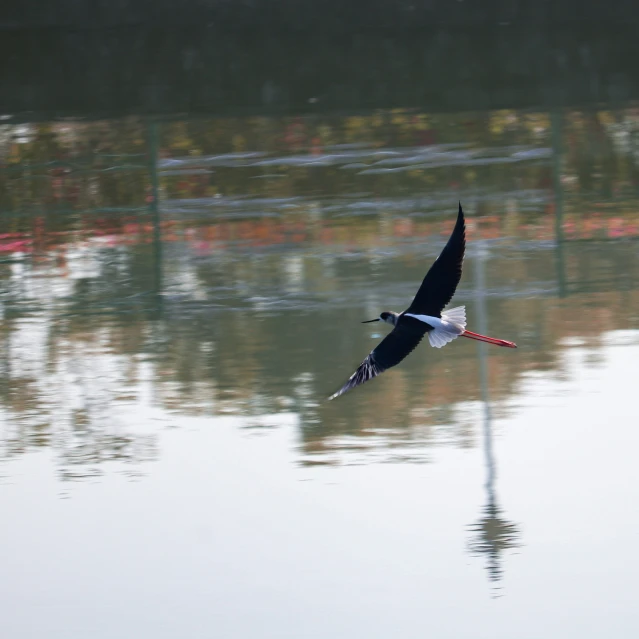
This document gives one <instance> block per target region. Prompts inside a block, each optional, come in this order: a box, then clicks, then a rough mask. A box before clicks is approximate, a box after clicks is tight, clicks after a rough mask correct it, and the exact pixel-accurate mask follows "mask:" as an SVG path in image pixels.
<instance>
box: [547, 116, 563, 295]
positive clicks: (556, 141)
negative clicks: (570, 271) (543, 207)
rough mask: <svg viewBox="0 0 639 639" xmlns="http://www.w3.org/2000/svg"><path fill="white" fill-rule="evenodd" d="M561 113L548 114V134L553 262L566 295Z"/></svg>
mask: <svg viewBox="0 0 639 639" xmlns="http://www.w3.org/2000/svg"><path fill="white" fill-rule="evenodd" d="M562 129H563V115H562V114H561V112H560V111H553V112H552V113H551V114H550V134H551V139H552V177H553V180H552V181H553V190H554V192H555V193H554V195H555V251H556V254H555V262H556V267H557V285H558V287H559V297H565V296H566V265H565V260H564V191H563V186H562V184H561V161H562V153H563V149H562V144H561V133H562Z"/></svg>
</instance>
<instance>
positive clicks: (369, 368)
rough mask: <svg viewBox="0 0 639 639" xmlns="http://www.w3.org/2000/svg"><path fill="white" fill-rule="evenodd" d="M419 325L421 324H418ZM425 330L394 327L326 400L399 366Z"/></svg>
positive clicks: (407, 326) (400, 326)
mask: <svg viewBox="0 0 639 639" xmlns="http://www.w3.org/2000/svg"><path fill="white" fill-rule="evenodd" d="M420 324H421V323H420ZM425 333H426V328H425V327H424V328H422V326H416V325H414V324H413V323H411V324H410V325H402V324H400V325H399V326H396V327H395V328H394V329H393V330H392V331H391V332H390V333H389V334H388V335H387V336H386V337H385V338H384V339H383V340H382V341H381V342H380V343H379V344H378V345H377V346H376V347H375V348H374V349H373V350H372V351H371V352H370V353H369V354H368V356H367V357H366V359H365V360H364V361H363V362H362V363H361V364H360V365H359V367H358V369H357V370H356V371H355V372H354V373H353V374H352V375H351V376H350V377H349V378H348V381H347V382H346V383H345V384H344V386H342V388H340V389H339V390H338V391H337V392H336V393H333V394H332V395H331V396H330V397H329V398H328V399H329V400H330V399H335V398H336V397H339V396H340V395H343V394H344V393H346V392H347V391H349V390H351V389H352V388H355V387H356V386H359V385H360V384H364V383H365V382H367V381H369V380H371V379H373V377H377V376H378V375H381V374H382V373H383V372H384V371H385V370H388V369H389V368H391V367H392V366H396V365H397V364H399V363H400V362H401V361H402V360H403V359H404V358H405V357H406V356H407V355H408V354H409V353H410V352H411V351H412V350H413V349H414V348H415V347H416V346H417V344H419V342H421V340H422V337H424V335H425Z"/></svg>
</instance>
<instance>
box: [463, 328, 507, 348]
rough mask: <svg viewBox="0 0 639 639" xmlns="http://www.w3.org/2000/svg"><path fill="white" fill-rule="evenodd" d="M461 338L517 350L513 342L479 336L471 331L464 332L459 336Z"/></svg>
mask: <svg viewBox="0 0 639 639" xmlns="http://www.w3.org/2000/svg"><path fill="white" fill-rule="evenodd" d="M461 336H462V337H469V338H470V339H476V340H477V341H479V342H487V343H488V344H494V345H495V346H505V347H506V348H517V344H515V342H509V341H508V340H505V339H497V338H496V337H487V336H486V335H480V334H479V333H473V332H472V331H464V332H463V333H462V334H461Z"/></svg>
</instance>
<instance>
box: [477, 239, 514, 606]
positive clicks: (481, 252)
mask: <svg viewBox="0 0 639 639" xmlns="http://www.w3.org/2000/svg"><path fill="white" fill-rule="evenodd" d="M486 257H487V251H486V250H485V249H484V247H482V246H479V247H478V250H477V254H476V259H475V263H476V268H475V292H476V309H477V319H478V324H479V327H480V331H482V332H484V333H485V331H486V329H487V328H488V321H487V313H486V300H485V298H486V287H485V277H484V261H485V259H486ZM478 349H479V354H478V357H479V374H480V388H481V396H482V402H483V405H484V420H483V421H484V427H483V448H484V462H485V466H486V483H485V485H484V486H485V490H486V504H485V506H484V507H483V509H482V512H481V516H480V517H479V519H478V520H477V521H476V522H475V523H474V524H471V525H470V526H469V527H468V531H469V533H470V539H469V540H468V552H469V553H470V554H471V555H473V556H476V557H480V556H482V555H485V556H486V570H487V572H488V579H489V580H490V582H491V584H492V586H493V589H494V590H493V593H494V594H496V593H497V592H498V591H499V589H500V585H501V580H502V578H503V572H504V571H503V568H502V561H503V553H504V552H505V551H508V550H513V549H516V548H519V547H520V546H521V543H520V536H521V533H520V530H519V526H518V525H517V524H515V523H513V522H510V521H508V520H507V519H506V518H505V517H504V512H503V510H502V509H501V508H500V507H499V504H498V503H497V494H496V491H495V476H496V468H495V456H494V453H493V439H492V412H491V408H490V396H489V393H488V357H487V356H488V354H487V347H486V344H478Z"/></svg>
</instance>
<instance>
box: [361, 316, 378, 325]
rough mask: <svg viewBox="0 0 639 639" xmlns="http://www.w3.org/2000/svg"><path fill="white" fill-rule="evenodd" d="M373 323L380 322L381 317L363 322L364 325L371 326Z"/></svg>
mask: <svg viewBox="0 0 639 639" xmlns="http://www.w3.org/2000/svg"><path fill="white" fill-rule="evenodd" d="M371 322H379V317H376V318H375V319H374V320H366V321H365V322H362V324H370V323H371Z"/></svg>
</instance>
